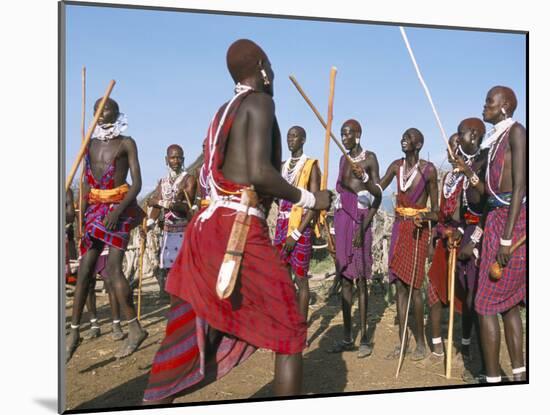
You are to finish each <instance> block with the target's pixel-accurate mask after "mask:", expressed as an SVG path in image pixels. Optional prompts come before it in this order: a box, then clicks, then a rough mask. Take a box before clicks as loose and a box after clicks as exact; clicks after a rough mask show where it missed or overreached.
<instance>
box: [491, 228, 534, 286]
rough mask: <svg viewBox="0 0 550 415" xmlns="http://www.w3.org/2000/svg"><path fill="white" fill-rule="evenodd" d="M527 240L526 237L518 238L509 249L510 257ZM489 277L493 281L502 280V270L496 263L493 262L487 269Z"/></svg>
mask: <svg viewBox="0 0 550 415" xmlns="http://www.w3.org/2000/svg"><path fill="white" fill-rule="evenodd" d="M526 238H527V235H523V236H522V237H521V238H519V239H518V240H517V241H516V243H515V244H514V245H512V247H511V248H510V255H512V254H513V253H514V251H515V250H516V249H518V248H519V247H520V246H521V245H522V244H523V243H524V242H525V239H526ZM489 275H490V276H491V278H492V279H494V280H497V281H498V280H500V279H501V278H502V268H501V267H500V265H499V264H498V262H496V261H495V262H494V263H493V264H492V265H491V267H490V268H489Z"/></svg>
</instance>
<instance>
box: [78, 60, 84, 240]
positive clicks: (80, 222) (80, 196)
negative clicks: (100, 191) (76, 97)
mask: <svg viewBox="0 0 550 415" xmlns="http://www.w3.org/2000/svg"><path fill="white" fill-rule="evenodd" d="M85 124H86V67H85V66H83V67H82V122H81V124H80V131H81V135H82V142H84V135H85ZM81 144H82V143H81ZM80 168H81V171H80V181H79V182H78V232H77V235H78V247H79V248H80V244H81V243H82V238H81V235H80V233H81V232H82V215H83V212H82V199H83V197H82V184H83V182H84V160H83V161H82V163H81V167H80Z"/></svg>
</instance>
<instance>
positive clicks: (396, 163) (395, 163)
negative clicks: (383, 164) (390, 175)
mask: <svg viewBox="0 0 550 415" xmlns="http://www.w3.org/2000/svg"><path fill="white" fill-rule="evenodd" d="M401 163H403V159H397V160H394V161H392V162H391V164H390V167H389V169H392V170H394V169H398V168H399V166H400V165H401Z"/></svg>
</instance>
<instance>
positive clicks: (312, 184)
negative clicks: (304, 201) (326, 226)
mask: <svg viewBox="0 0 550 415" xmlns="http://www.w3.org/2000/svg"><path fill="white" fill-rule="evenodd" d="M308 190H309V191H310V192H311V193H315V192H318V191H319V190H321V170H320V169H319V166H318V165H317V163H315V165H314V166H313V170H311V176H310V178H309V186H308ZM317 216H318V212H317V211H315V210H311V209H309V210H308V211H307V213H306V214H305V215H304V216H303V217H302V221H301V222H300V226H299V227H298V230H299V231H300V233H302V232H303V231H304V230H305V229H306V227H307V226H308V225H309V224H310V223H311V222H312V220H313V219H315V218H316V217H317Z"/></svg>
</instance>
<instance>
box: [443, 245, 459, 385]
mask: <svg viewBox="0 0 550 415" xmlns="http://www.w3.org/2000/svg"><path fill="white" fill-rule="evenodd" d="M455 269H456V247H455V246H453V247H452V248H451V252H450V253H449V280H450V281H451V282H450V284H451V285H450V287H449V288H450V289H449V296H450V299H449V331H448V332H447V364H446V365H445V377H446V378H447V379H450V378H451V366H452V363H451V362H452V357H453V356H452V355H453V326H454V317H455Z"/></svg>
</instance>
